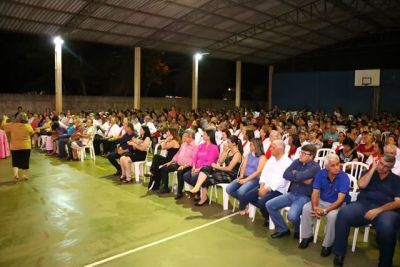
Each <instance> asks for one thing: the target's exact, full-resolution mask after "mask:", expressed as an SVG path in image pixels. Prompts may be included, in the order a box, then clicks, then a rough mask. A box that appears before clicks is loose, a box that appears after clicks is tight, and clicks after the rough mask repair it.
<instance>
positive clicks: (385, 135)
mask: <svg viewBox="0 0 400 267" xmlns="http://www.w3.org/2000/svg"><path fill="white" fill-rule="evenodd" d="M389 134H390V132H383V133H381V141H382V142H383V143H385V142H386V139H387V138H388V136H389Z"/></svg>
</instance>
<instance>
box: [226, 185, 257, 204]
mask: <svg viewBox="0 0 400 267" xmlns="http://www.w3.org/2000/svg"><path fill="white" fill-rule="evenodd" d="M259 180H260V179H259V178H255V179H252V180H250V181H248V182H246V183H244V184H239V183H238V182H236V179H235V180H233V181H232V182H231V183H230V184H229V185H228V186H227V187H226V192H227V193H228V194H229V195H231V196H233V197H234V198H236V199H238V200H239V210H244V209H245V208H246V205H247V204H249V202H248V201H245V199H244V196H245V194H246V193H247V192H248V191H250V190H252V189H254V188H258V185H259Z"/></svg>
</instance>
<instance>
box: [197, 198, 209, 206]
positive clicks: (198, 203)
mask: <svg viewBox="0 0 400 267" xmlns="http://www.w3.org/2000/svg"><path fill="white" fill-rule="evenodd" d="M208 202H209V200H208V198H207V199H206V201H204V202H203V203H200V201H199V202H196V203H194V205H195V206H197V207H202V206H204V205H205V204H207V203H208Z"/></svg>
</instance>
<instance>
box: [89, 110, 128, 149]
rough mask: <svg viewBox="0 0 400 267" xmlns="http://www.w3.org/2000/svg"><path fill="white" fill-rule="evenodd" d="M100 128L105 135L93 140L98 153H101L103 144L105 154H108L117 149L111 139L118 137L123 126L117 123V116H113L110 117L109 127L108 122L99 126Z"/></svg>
mask: <svg viewBox="0 0 400 267" xmlns="http://www.w3.org/2000/svg"><path fill="white" fill-rule="evenodd" d="M99 130H100V131H101V132H102V134H103V136H102V137H100V138H97V139H95V140H94V141H93V146H94V150H95V152H96V153H98V154H100V145H101V144H103V154H107V153H108V152H111V151H112V150H114V149H115V147H114V146H113V145H112V144H113V143H112V142H110V141H111V140H115V139H117V138H118V136H119V134H120V132H121V128H120V127H119V126H118V124H117V123H116V118H115V117H114V116H112V117H110V122H109V123H108V127H107V122H106V123H104V124H103V125H102V126H101V127H100V128H99Z"/></svg>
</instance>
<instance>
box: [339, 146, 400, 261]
mask: <svg viewBox="0 0 400 267" xmlns="http://www.w3.org/2000/svg"><path fill="white" fill-rule="evenodd" d="M395 162H396V158H395V157H394V156H392V155H389V154H385V155H384V156H383V158H382V159H380V160H379V161H378V162H375V161H374V162H373V164H372V167H371V169H370V170H369V171H368V172H367V173H366V174H364V175H363V176H362V177H361V178H360V179H359V180H358V183H357V184H358V187H359V188H360V189H361V192H360V194H359V195H358V198H357V201H356V202H352V203H350V204H349V205H346V206H344V207H343V208H341V209H340V211H339V214H338V216H337V219H336V226H335V233H336V237H335V241H334V243H333V248H332V251H333V253H334V254H335V255H336V256H335V259H334V261H333V264H334V266H343V261H344V256H345V255H346V249H347V238H348V236H349V232H350V228H351V227H352V226H355V227H359V226H363V225H368V224H372V225H373V226H374V227H375V231H376V242H377V244H378V247H379V266H380V267H389V266H392V261H393V254H394V250H395V247H396V241H397V238H396V236H397V231H398V230H399V228H400V177H399V176H397V175H395V174H393V173H392V172H391V169H392V168H393V166H394V164H395Z"/></svg>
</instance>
